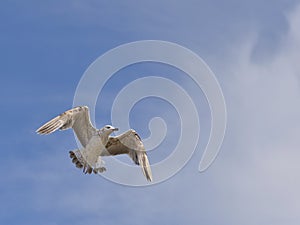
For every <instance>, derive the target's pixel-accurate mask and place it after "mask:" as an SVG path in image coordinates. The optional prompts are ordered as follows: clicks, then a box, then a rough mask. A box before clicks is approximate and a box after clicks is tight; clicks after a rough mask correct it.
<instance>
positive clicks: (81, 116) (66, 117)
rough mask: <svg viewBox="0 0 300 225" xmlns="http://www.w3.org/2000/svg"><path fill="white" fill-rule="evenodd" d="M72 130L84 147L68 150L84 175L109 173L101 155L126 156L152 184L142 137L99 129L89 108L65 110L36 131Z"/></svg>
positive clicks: (133, 132)
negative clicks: (140, 169)
mask: <svg viewBox="0 0 300 225" xmlns="http://www.w3.org/2000/svg"><path fill="white" fill-rule="evenodd" d="M69 128H73V130H74V132H75V134H76V136H77V138H78V140H79V141H80V143H81V145H82V148H81V149H76V150H73V151H69V154H70V158H71V159H72V162H73V163H74V164H75V165H76V167H77V168H80V169H81V168H83V172H84V173H86V174H87V173H88V174H91V173H92V172H93V173H95V174H97V173H102V172H104V171H106V168H105V167H104V161H103V160H102V156H114V155H120V154H127V155H128V156H129V157H130V158H131V159H132V160H133V161H134V163H135V164H137V165H140V166H141V168H142V171H143V174H144V175H145V177H146V179H147V180H148V181H152V173H151V168H150V164H149V160H148V157H147V153H146V150H145V148H144V145H143V142H142V140H141V138H140V136H139V135H138V134H137V133H136V131H135V130H133V129H130V130H128V131H126V132H124V133H123V134H121V135H118V136H115V137H112V136H110V134H111V133H113V132H114V131H117V130H118V128H115V127H113V126H111V125H106V126H104V127H103V128H101V129H96V128H95V127H94V126H93V125H92V123H91V120H90V113H89V108H88V107H87V106H78V107H75V108H72V109H70V110H67V111H65V112H64V113H62V114H60V115H59V116H57V117H55V118H53V119H52V120H50V121H49V122H47V123H45V124H44V125H42V126H41V127H40V128H38V129H37V130H36V132H37V133H38V134H42V135H45V134H51V133H53V132H54V131H56V130H66V129H69Z"/></svg>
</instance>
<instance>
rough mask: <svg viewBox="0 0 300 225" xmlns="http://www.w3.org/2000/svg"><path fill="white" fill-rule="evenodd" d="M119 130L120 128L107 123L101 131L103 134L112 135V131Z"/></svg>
mask: <svg viewBox="0 0 300 225" xmlns="http://www.w3.org/2000/svg"><path fill="white" fill-rule="evenodd" d="M118 130H119V129H118V128H116V127H113V126H111V125H105V126H104V127H102V128H101V129H100V132H101V133H102V134H107V135H110V134H111V133H112V132H114V131H118Z"/></svg>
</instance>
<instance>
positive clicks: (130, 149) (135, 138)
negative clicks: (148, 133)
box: [105, 130, 152, 181]
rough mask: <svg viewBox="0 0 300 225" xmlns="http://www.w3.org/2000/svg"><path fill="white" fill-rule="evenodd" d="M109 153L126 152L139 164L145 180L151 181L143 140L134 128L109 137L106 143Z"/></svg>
mask: <svg viewBox="0 0 300 225" xmlns="http://www.w3.org/2000/svg"><path fill="white" fill-rule="evenodd" d="M105 147H106V149H107V151H108V152H109V154H110V155H119V154H128V155H129V156H130V158H131V159H132V160H133V161H134V162H135V164H137V165H140V166H141V168H142V171H143V173H144V175H145V177H146V178H147V180H149V181H152V173H151V168H150V163H149V160H148V157H147V153H146V151H145V148H144V145H143V142H142V140H141V138H140V137H139V135H138V134H137V133H136V132H135V131H134V130H128V131H127V132H125V133H123V134H121V135H119V136H116V137H110V138H109V139H108V142H107V144H106V146H105Z"/></svg>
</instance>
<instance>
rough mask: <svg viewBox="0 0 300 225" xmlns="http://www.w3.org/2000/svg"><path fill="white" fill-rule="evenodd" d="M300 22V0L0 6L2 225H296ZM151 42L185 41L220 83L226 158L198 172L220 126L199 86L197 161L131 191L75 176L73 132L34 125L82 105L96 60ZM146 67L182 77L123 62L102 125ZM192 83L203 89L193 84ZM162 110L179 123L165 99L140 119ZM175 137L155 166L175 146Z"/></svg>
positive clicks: (138, 121)
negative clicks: (214, 124) (87, 74)
mask: <svg viewBox="0 0 300 225" xmlns="http://www.w3.org/2000/svg"><path fill="white" fill-rule="evenodd" d="M299 21H300V3H299V1H286V0H277V1H236V0H229V1H215V0H213V1H182V2H175V1H163V2H160V1H151V3H150V2H141V1H126V2H125V1H116V2H114V3H110V2H108V1H95V0H94V1H91V0H90V1H78V0H73V1H71V0H61V1H43V2H41V1H1V3H0V28H1V35H0V49H1V51H0V65H1V66H0V74H1V82H0V94H1V103H2V108H1V124H2V129H1V131H0V132H1V136H2V148H1V157H0V162H1V164H0V170H1V171H2V175H1V180H2V181H1V184H0V191H1V192H0V193H1V194H0V195H1V199H2V204H1V206H0V222H1V224H7V225H10V224H31V225H34V224H46V225H47V224H49V225H54V224H76V225H77V224H78V225H80V224H106V225H109V224H118V223H119V224H137V223H142V224H154V223H155V224H183V223H185V224H220V225H223V224H224V225H225V224H244V225H248V224H249V225H252V224H272V225H276V224H286V225H296V224H297V225H298V224H299V222H300V217H299V210H300V204H299V198H300V195H299V190H300V179H299V178H300V173H299V171H300V166H299V165H300V164H299V161H298V159H299V158H300V153H299V146H300V143H299V133H300V126H299V125H300V120H299V113H300V106H299V97H300V88H299V84H300V67H299V58H300V31H299V27H300V24H299ZM144 39H158V40H165V41H171V42H175V43H178V44H181V45H183V46H185V47H187V48H190V49H191V50H192V51H194V52H195V53H197V54H199V55H200V56H201V57H202V58H203V59H204V60H205V61H206V63H207V64H208V65H209V66H210V67H211V69H212V70H213V71H214V73H215V74H216V76H217V78H218V80H219V83H220V85H221V87H222V89H223V92H224V97H225V99H226V104H227V111H228V125H227V132H226V136H225V140H224V144H223V146H222V149H221V152H220V154H219V156H218V157H217V159H216V161H215V162H214V164H213V165H212V166H211V167H210V168H209V169H208V170H207V171H205V172H204V173H199V172H198V171H197V169H198V163H199V160H200V158H201V155H202V151H203V149H204V146H205V143H207V139H208V134H209V126H210V124H209V123H208V122H207V121H209V120H210V118H209V109H208V106H207V104H206V101H205V98H204V97H203V96H202V95H201V93H200V94H199V96H200V97H199V102H197V103H196V104H197V108H198V109H199V111H200V115H201V118H200V121H201V125H203V126H202V127H201V135H202V136H201V137H200V144H199V148H198V149H197V151H196V152H195V154H194V155H193V157H192V159H191V160H190V161H189V162H188V164H187V165H186V166H185V167H184V168H183V169H182V170H181V171H180V172H179V173H177V174H176V175H175V176H174V177H172V178H171V179H169V180H167V181H165V182H163V183H161V184H156V185H153V186H149V187H143V188H133V187H126V186H122V185H118V184H115V183H112V182H110V181H107V180H106V179H104V178H102V177H99V176H85V175H83V174H82V173H81V172H80V171H79V170H77V169H76V168H75V167H74V166H73V165H72V163H71V162H70V160H69V158H68V151H69V150H70V149H74V148H76V147H77V146H76V142H75V139H74V136H73V133H72V132H71V131H66V132H58V133H55V134H53V135H51V136H47V137H41V136H38V135H36V134H35V132H34V131H35V130H36V128H37V127H39V126H40V125H41V124H42V123H43V122H46V121H47V120H48V119H50V118H51V117H53V116H55V115H57V114H59V113H61V112H63V111H64V110H66V109H69V108H71V107H72V103H73V97H74V93H75V90H76V86H77V84H78V82H79V80H80V78H81V76H82V75H83V73H84V71H85V70H86V69H87V67H88V66H89V65H90V64H91V63H92V62H93V61H94V60H95V59H96V58H97V57H99V56H100V55H102V54H103V53H105V52H106V51H108V50H110V49H112V48H114V47H116V46H118V45H120V44H124V43H128V42H131V41H137V40H144ZM122 74H123V75H126V76H122ZM148 74H149V75H153V74H155V75H160V74H163V75H164V76H165V77H168V78H173V79H174V80H175V81H177V82H181V81H182V80H183V79H184V74H183V73H181V72H180V71H176V70H174V68H168V67H165V66H163V65H157V64H156V65H151V63H148V64H144V65H135V66H130V67H128V68H125V69H124V70H122V71H120V72H119V74H116V75H115V76H114V77H112V78H111V80H110V82H109V83H108V84H107V86H106V87H105V88H104V89H103V92H104V93H102V95H101V96H100V97H99V99H98V104H97V115H96V123H97V126H98V127H100V126H101V125H103V124H106V123H109V122H110V113H109V108H110V104H111V103H109V102H111V99H113V97H114V96H115V95H116V93H117V92H118V90H119V89H120V88H121V87H122V86H124V85H125V84H126V83H128V82H130V80H133V79H136V78H139V77H141V76H146V75H148ZM124 77H125V78H124ZM183 86H185V87H188V88H189V90H190V91H191V92H194V91H195V92H197V90H194V86H193V84H192V83H191V82H190V80H187V81H185V82H184V83H183ZM143 104H144V105H146V106H148V107H147V109H150V110H147V111H146V112H145V110H143V109H144V107H143ZM103 105H105V106H103ZM149 105H150V106H152V107H149ZM151 108H154V109H153V110H151ZM141 112H143V113H145V114H143V115H144V117H142V116H141ZM165 112H169V113H168V115H169V116H168V115H167V116H166V115H165V114H166V113H165ZM164 113H165V114H164ZM156 115H161V116H164V117H165V118H166V122H168V123H171V125H170V126H171V127H174V126H175V127H176V126H178V121H177V120H176V118H178V115H177V114H176V112H174V109H173V108H172V107H171V106H170V105H169V104H165V103H164V102H162V101H160V100H158V99H145V100H144V102H141V105H137V106H136V108H134V109H133V111H132V116H131V122H132V126H133V127H134V128H135V129H136V130H138V131H139V132H140V133H142V135H144V136H147V129H145V128H146V127H147V123H148V121H149V118H151V117H152V116H156ZM172 120H173V121H175V122H172ZM170 130H171V129H170ZM172 131H173V132H171V133H170V136H169V137H170V138H169V141H167V142H164V143H163V144H162V146H161V147H160V148H158V149H157V150H156V151H153V152H151V153H150V155H149V157H150V160H151V157H152V158H153V161H158V160H160V159H162V158H164V157H166V155H167V153H170V152H171V151H172V150H170V148H172V147H173V146H174V140H175V139H176V137H177V136H178V133H176V129H175V131H174V130H173V129H172ZM139 175H140V174H139Z"/></svg>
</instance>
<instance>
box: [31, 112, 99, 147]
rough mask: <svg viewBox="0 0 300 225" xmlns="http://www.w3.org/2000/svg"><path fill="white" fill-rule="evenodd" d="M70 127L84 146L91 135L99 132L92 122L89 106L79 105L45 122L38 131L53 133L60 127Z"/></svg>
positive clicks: (63, 128) (61, 128) (62, 128)
mask: <svg viewBox="0 0 300 225" xmlns="http://www.w3.org/2000/svg"><path fill="white" fill-rule="evenodd" d="M68 128H73V130H74V132H75V134H76V136H77V137H78V139H79V141H80V143H81V144H82V145H83V147H85V146H86V145H87V144H88V142H89V140H90V139H91V137H92V136H93V135H94V134H95V133H96V132H97V130H96V128H95V127H93V125H92V123H91V120H90V115H89V108H88V107H87V106H78V107H75V108H73V109H70V110H68V111H66V112H64V113H62V114H60V115H59V116H57V117H55V118H54V119H52V120H50V121H49V122H47V123H45V124H44V125H43V126H41V127H40V128H39V129H37V131H36V132H37V133H39V134H51V133H52V132H54V131H56V130H58V129H60V130H65V129H68Z"/></svg>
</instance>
